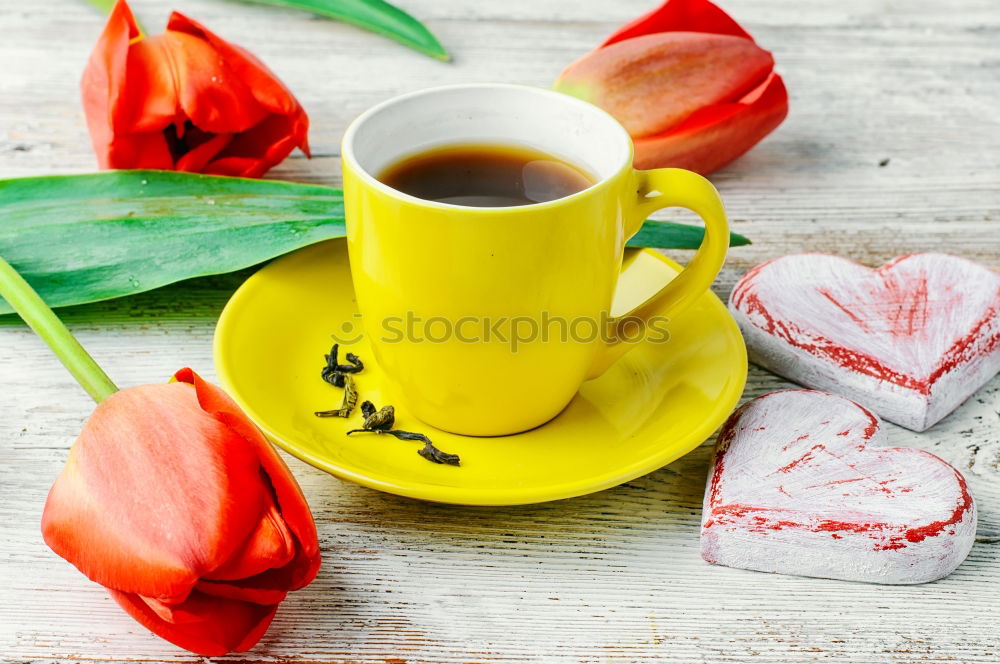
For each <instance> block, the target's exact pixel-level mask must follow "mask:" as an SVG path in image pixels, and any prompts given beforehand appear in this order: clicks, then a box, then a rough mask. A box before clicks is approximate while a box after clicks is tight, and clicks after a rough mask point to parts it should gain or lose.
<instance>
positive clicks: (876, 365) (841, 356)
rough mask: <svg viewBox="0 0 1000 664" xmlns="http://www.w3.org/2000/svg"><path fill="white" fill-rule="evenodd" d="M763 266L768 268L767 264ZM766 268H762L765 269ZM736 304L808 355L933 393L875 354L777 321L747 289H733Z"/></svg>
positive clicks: (926, 383)
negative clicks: (856, 349)
mask: <svg viewBox="0 0 1000 664" xmlns="http://www.w3.org/2000/svg"><path fill="white" fill-rule="evenodd" d="M763 265H767V263H764V264H763ZM763 265H761V266H758V267H763ZM748 275H749V273H748ZM751 284H752V281H751V280H748V279H747V278H746V277H744V280H743V281H741V282H740V286H746V287H749V286H750V285H751ZM737 288H739V286H738V287H737ZM733 303H734V304H735V305H736V306H737V307H739V308H740V309H741V310H743V311H744V312H746V313H753V314H757V315H758V316H760V317H761V318H763V319H764V320H765V321H767V327H766V328H765V329H766V330H767V332H768V333H769V334H772V335H774V336H776V337H778V338H780V339H782V340H783V341H785V342H786V343H788V344H790V345H792V346H795V347H797V348H801V349H802V350H804V351H806V352H807V353H811V354H813V355H818V356H820V357H825V358H827V359H829V360H831V361H833V362H835V363H837V364H839V365H840V366H842V367H844V368H845V369H850V370H851V371H857V372H858V373H863V374H866V375H868V376H871V377H873V378H877V379H879V380H884V381H887V382H890V383H895V384H896V385H899V386H900V387H906V388H909V389H911V390H916V391H918V392H920V393H921V394H929V393H930V382H929V381H927V380H920V379H917V378H914V377H912V376H907V375H906V374H904V373H901V372H899V371H894V370H892V369H890V368H889V367H887V366H886V365H885V364H883V363H882V362H881V361H879V360H877V359H876V358H874V357H872V356H871V355H867V354H865V353H861V352H858V351H855V350H851V349H849V348H847V347H845V346H841V345H838V344H836V343H834V342H833V341H831V340H830V339H827V338H826V337H824V336H822V335H819V334H816V333H807V332H806V331H805V330H804V329H803V328H802V327H800V326H798V325H796V324H795V323H792V322H791V321H779V320H775V319H774V318H773V317H772V316H771V313H770V312H769V311H768V310H767V309H766V308H765V307H764V306H763V305H762V304H761V302H760V298H759V297H758V296H757V295H756V294H755V293H748V292H746V289H745V288H743V289H739V290H733ZM806 338H808V339H812V343H809V342H805V341H803V339H806Z"/></svg>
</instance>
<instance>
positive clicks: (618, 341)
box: [588, 168, 729, 378]
mask: <svg viewBox="0 0 1000 664" xmlns="http://www.w3.org/2000/svg"><path fill="white" fill-rule="evenodd" d="M634 175H635V190H636V195H637V199H636V200H634V201H627V202H626V203H625V206H624V207H625V237H627V238H628V237H632V236H633V235H635V234H636V232H638V230H639V228H640V227H641V226H642V222H643V221H645V220H646V218H647V217H648V216H649V215H650V214H652V213H653V212H655V211H656V210H659V209H661V208H665V207H682V208H687V209H688V210H691V211H692V212H694V213H695V214H697V215H698V216H699V217H701V219H702V221H703V222H704V224H705V237H704V239H703V240H702V242H701V246H700V247H699V248H698V253H696V254H695V256H694V258H693V259H691V262H690V263H688V266H687V267H686V268H684V270H682V271H681V273H680V274H679V275H677V276H676V277H674V278H673V279H672V280H670V281H669V282H667V283H666V284H664V285H663V286H662V287H661V288H660V290H659V291H657V292H656V293H655V294H654V295H652V296H651V297H650V298H648V299H647V300H646V301H645V302H643V303H642V304H640V305H638V306H637V307H635V308H634V309H632V310H631V311H629V312H628V313H627V314H625V315H624V316H620V317H618V318H614V319H612V320H611V321H610V323H609V326H610V334H609V339H610V340H609V341H608V342H607V343H606V346H605V349H604V352H603V353H602V354H601V355H600V356H599V357H598V360H597V362H596V363H595V365H594V366H593V367H592V369H591V371H590V374H589V376H588V378H596V377H597V376H599V375H601V374H602V373H604V371H605V370H606V369H607V368H608V367H609V366H611V364H612V363H614V362H615V360H617V359H618V358H620V357H621V356H622V355H624V354H625V352H626V351H628V350H629V349H631V348H632V344H628V343H622V338H623V335H622V326H623V325H624V324H629V325H634V324H635V322H636V321H637V320H638V321H640V322H641V323H642V324H643V325H645V324H647V323H648V322H649V318H650V317H651V316H653V315H660V316H670V317H673V316H677V315H678V314H680V313H681V312H682V311H684V310H685V309H687V308H688V307H689V306H691V305H692V304H693V303H694V302H695V301H696V300H697V299H698V297H700V296H701V294H702V293H704V292H705V291H707V290H708V289H709V288H710V287H711V285H712V282H713V281H715V277H716V276H717V275H718V274H719V270H721V269H722V264H723V263H724V262H725V260H726V251H727V250H728V249H729V224H728V223H727V222H726V211H725V209H724V208H723V206H722V199H721V198H719V192H718V191H716V189H715V187H714V186H713V185H712V183H711V182H709V181H708V180H706V179H705V178H703V177H702V176H700V175H698V174H697V173H692V172H691V171H686V170H683V169H680V168H658V169H655V170H651V171H635V174H634Z"/></svg>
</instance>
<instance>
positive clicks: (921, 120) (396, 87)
mask: <svg viewBox="0 0 1000 664" xmlns="http://www.w3.org/2000/svg"><path fill="white" fill-rule="evenodd" d="M399 2H400V4H401V5H403V6H404V7H405V8H406V9H407V10H409V11H410V12H411V13H413V14H414V15H415V16H417V17H418V18H421V19H423V20H426V21H427V23H428V25H429V26H430V28H431V29H432V30H433V31H434V32H435V33H436V34H437V35H438V36H439V37H440V38H441V40H442V42H443V43H444V44H445V45H446V47H447V48H448V49H449V50H450V51H451V52H452V53H453V54H454V55H455V62H454V64H452V65H446V64H442V63H438V62H435V61H433V60H431V59H429V58H426V57H423V56H420V55H419V54H416V53H411V52H410V51H408V50H406V49H405V48H404V47H402V46H399V45H397V44H395V43H392V42H389V41H387V40H384V39H380V38H378V37H377V36H374V35H371V34H369V33H366V32H363V31H361V30H357V29H355V28H351V27H350V26H345V25H342V24H338V23H335V22H331V21H326V20H320V19H313V18H310V17H309V16H307V15H304V14H301V13H298V12H293V11H281V10H274V9H272V8H269V7H259V6H253V5H245V4H242V3H236V2H226V1H222V0H170V1H168V0H135V2H134V6H135V9H136V11H137V14H138V15H139V18H140V19H141V20H142V21H143V22H144V24H145V25H146V26H147V28H149V29H150V30H151V31H154V32H155V31H157V30H159V29H160V27H161V26H162V25H163V24H164V22H165V20H166V16H167V14H168V12H169V10H170V9H174V8H176V9H179V10H182V11H184V12H187V13H189V14H190V15H191V16H192V17H194V18H196V19H198V20H200V21H203V22H204V23H205V24H206V25H208V26H209V27H211V28H212V29H213V30H216V31H217V32H218V33H219V34H220V35H222V36H223V37H225V38H227V39H231V40H232V41H234V42H236V43H238V44H241V45H243V46H246V47H247V48H249V49H251V50H252V51H254V52H255V53H256V54H257V55H258V56H260V57H261V58H262V59H263V60H264V61H265V62H266V63H267V64H268V65H269V66H270V67H271V68H272V69H273V70H274V71H276V72H277V73H278V75H279V76H281V77H282V79H284V80H285V82H286V83H287V84H288V85H289V86H290V87H291V89H292V90H294V91H295V92H296V94H297V95H298V96H299V99H300V100H301V101H302V103H303V105H304V106H305V107H306V109H307V110H308V111H309V112H310V114H311V118H312V126H313V129H312V133H311V136H310V142H311V144H312V146H313V148H314V150H315V155H316V156H315V158H314V159H313V160H311V161H307V160H306V159H304V158H302V157H298V156H296V157H293V158H292V159H290V160H288V161H287V162H286V163H285V164H284V165H282V166H281V167H279V168H278V169H276V170H275V171H274V172H273V175H274V176H276V177H281V178H288V179H295V180H301V181H307V182H320V183H325V184H337V182H339V164H338V145H337V144H338V141H339V138H340V135H341V133H342V132H343V130H344V128H345V127H346V124H347V122H348V121H349V120H350V119H351V118H353V117H354V116H355V115H357V114H358V113H359V112H361V111H362V110H364V109H365V108H367V107H368V106H370V105H371V104H373V103H375V102H377V101H380V100H382V99H385V98H387V97H389V96H391V95H394V94H397V93H400V92H404V91H407V90H413V89H417V88H421V87H425V86H430V85H438V84H445V83H453V82H463V81H483V80H486V81H502V82H520V83H529V84H537V85H547V84H549V83H550V82H551V81H552V79H554V77H555V76H556V75H557V74H558V72H559V71H561V69H562V68H563V67H564V66H565V65H566V64H567V63H568V62H570V61H572V60H573V59H574V58H576V57H578V56H579V55H580V54H582V53H583V52H585V51H586V50H588V49H589V48H591V47H593V46H595V45H596V44H598V43H600V41H601V40H603V39H604V37H605V36H606V35H607V34H609V33H610V32H611V31H612V30H613V29H614V28H615V27H617V26H618V25H620V24H621V23H623V22H624V21H626V20H628V19H630V18H632V17H633V16H636V15H638V14H640V13H642V12H644V11H646V10H647V9H649V8H650V7H651V6H652V5H653V4H654V3H653V1H652V0H649V1H647V0H627V1H625V0H622V1H620V2H596V1H593V0H588V1H587V2H582V1H581V0H550V1H546V2H531V1H529V0H507V1H506V2H502V3H486V2H470V1H467V0H405V1H404V0H399ZM722 4H723V6H724V7H725V8H726V9H728V10H730V11H731V12H732V13H733V14H734V15H735V16H736V17H737V18H738V19H739V20H740V21H741V22H742V23H743V24H744V25H745V27H746V28H747V29H748V30H749V31H750V32H751V33H752V34H754V36H755V37H757V39H758V41H759V43H761V45H762V46H764V47H765V48H768V49H770V50H773V51H774V53H775V58H776V61H777V69H778V71H779V72H780V73H781V74H782V76H783V77H784V78H785V81H786V83H787V85H788V88H789V91H790V94H791V111H790V115H789V118H788V120H787V121H786V122H785V124H783V125H782V126H781V127H780V128H779V129H778V130H777V131H776V132H775V133H774V134H773V135H772V136H770V137H768V138H767V139H766V140H765V141H764V142H763V143H762V144H761V145H759V146H758V147H756V148H755V149H754V150H753V151H751V152H750V153H749V154H748V155H746V156H745V157H743V158H741V159H740V160H738V161H736V162H735V163H733V164H732V165H731V166H729V167H728V168H726V169H724V170H723V171H721V172H719V173H717V174H715V175H714V176H713V180H714V181H715V182H716V184H717V185H718V186H719V188H720V190H721V192H722V195H723V198H724V199H725V201H726V203H727V206H728V209H729V212H730V214H731V216H732V219H733V220H734V229H735V230H736V231H738V232H740V233H744V234H746V235H748V236H750V237H752V238H753V240H754V245H752V246H749V247H741V248H739V249H737V250H733V251H732V252H731V257H730V260H729V264H728V267H727V268H726V269H725V270H724V272H723V274H722V275H721V276H720V278H719V280H718V282H717V287H716V292H717V293H718V294H719V295H720V296H722V297H726V296H728V293H729V290H730V289H731V287H732V285H733V283H735V281H736V279H737V278H738V277H739V276H740V275H741V274H742V273H743V272H744V271H745V270H747V269H748V268H749V267H751V266H753V265H755V264H757V263H760V262H762V261H764V260H767V259H769V258H773V257H776V256H780V255H783V254H787V253H793V252H802V251H815V250H819V251H827V252H830V253H835V254H838V255H842V256H846V257H849V258H851V259H853V260H856V261H858V262H860V263H863V264H865V265H868V266H877V265H880V264H882V263H884V262H885V261H887V260H889V259H891V258H892V257H894V256H898V255H901V254H905V253H909V252H912V251H928V250H938V251H947V252H949V253H953V254H957V255H960V256H965V257H967V258H972V259H975V260H978V261H981V262H984V263H986V264H988V265H991V266H993V267H998V266H1000V249H998V244H1000V241H998V238H1000V226H998V220H1000V194H998V187H997V182H1000V119H998V116H997V115H996V113H995V109H996V107H997V104H998V102H1000V90H998V86H997V79H996V67H997V64H998V62H1000V10H998V9H997V5H996V2H995V0H960V1H957V2H954V3H941V2H932V1H931V0H905V1H904V0H843V1H842V2H836V3H814V2H810V3H803V2H795V1H793V0H753V1H750V0H744V1H742V2H737V1H736V0H724V1H723V2H722ZM100 26H101V19H100V17H99V16H98V15H97V14H96V13H95V12H94V11H93V10H92V9H91V8H90V7H89V6H87V5H86V4H85V3H82V2H78V1H76V0H51V1H50V2H31V3H25V2H16V1H15V0H0V28H2V34H3V39H2V40H0V58H2V60H0V61H3V62H4V63H6V66H5V67H4V68H3V70H2V72H0V176H3V177H14V176H23V175H41V174H45V173H53V172H60V173H69V172H84V171H89V170H91V169H92V168H93V166H94V160H93V156H92V154H91V153H90V151H89V148H88V147H87V146H88V141H87V136H86V132H85V129H84V124H83V118H82V114H81V112H80V107H79V103H78V101H77V94H78V92H77V81H78V79H79V76H80V73H81V71H82V68H83V64H84V61H85V58H86V56H87V54H88V53H89V50H90V48H91V46H92V44H93V41H94V40H95V39H96V35H97V33H98V32H99V30H100ZM887 159H888V160H889V161H888V162H887V163H886V164H885V165H884V166H880V165H879V164H880V163H883V162H885V160H887ZM662 217H663V218H675V219H684V218H686V217H684V216H683V215H680V214H679V213H678V214H674V213H672V212H671V211H667V212H665V213H663V214H662ZM671 256H672V257H674V258H676V259H677V260H680V261H682V262H683V261H685V260H687V259H689V258H690V252H671ZM247 274H248V273H247V272H246V271H244V272H243V273H241V274H237V275H229V276H223V277H214V278H209V279H203V280H197V281H192V282H187V283H184V284H179V285H175V286H171V287H167V288H164V289H161V290H159V291H155V292H152V293H147V294H143V295H139V296H136V297H132V298H129V299H126V300H120V301H113V302H106V303H100V304H95V305H87V306H82V307H75V308H72V309H69V310H65V313H64V317H65V319H66V320H67V322H68V323H69V325H70V326H71V328H72V329H73V330H74V331H75V332H77V333H79V335H80V339H81V341H82V342H83V343H84V344H85V345H86V346H87V347H88V348H89V349H91V350H92V351H93V353H94V355H95V356H96V357H97V359H98V361H100V362H101V363H102V364H103V365H105V367H106V368H107V370H108V371H109V373H110V374H111V375H112V376H113V377H114V378H115V379H116V380H118V381H119V382H120V383H121V384H123V385H132V384H139V383H144V382H153V381H161V380H165V379H166V378H167V377H168V376H169V375H170V374H171V373H173V371H175V370H176V369H177V368H178V367H180V366H183V365H189V366H192V367H194V368H195V369H197V370H198V371H200V372H202V373H203V375H205V377H206V378H212V377H213V372H212V361H211V339H212V331H213V326H214V323H215V319H216V317H217V315H218V313H219V311H220V310H221V307H222V306H223V304H224V303H225V301H226V298H227V297H228V296H229V295H230V294H231V293H232V291H233V290H234V288H235V287H236V286H237V285H238V284H239V283H240V280H241V278H245V277H246V275H247ZM0 367H2V370H3V378H4V390H3V392H2V393H0V441H2V443H0V561H2V565H0V594H2V596H3V598H4V601H3V602H2V603H0V657H2V658H3V660H4V661H6V662H25V661H28V662H33V663H37V664H41V663H52V662H57V661H58V662H66V661H73V660H83V661H157V662H159V661H168V662H196V661H199V660H198V658H196V657H192V656H190V655H187V654H186V653H183V652H181V651H178V650H177V649H175V648H172V647H171V646H169V645H168V644H166V643H163V642H161V641H158V640H157V639H155V638H154V637H152V636H150V635H148V634H147V633H146V632H145V631H144V630H143V629H142V628H141V627H139V626H138V625H136V624H135V623H133V622H132V621H131V619H129V618H128V617H126V616H125V615H124V614H123V613H122V612H121V611H120V610H119V609H118V608H117V607H116V606H115V605H114V603H113V602H112V601H111V600H110V599H109V598H108V597H107V596H106V595H105V593H104V591H103V590H101V589H100V588H99V587H97V586H94V585H93V584H91V583H89V582H88V581H87V580H86V579H84V578H83V577H82V576H80V574H79V573H78V572H76V570H74V569H73V568H72V567H70V566H69V565H68V564H66V563H65V562H63V561H62V560H60V559H59V558H57V557H56V556H55V555H54V554H52V553H51V552H50V551H49V550H48V549H46V548H45V547H44V545H43V543H42V541H41V536H40V534H39V531H38V521H39V517H40V514H41V508H42V504H43V501H44V497H45V493H46V491H47V489H48V486H49V485H50V484H51V482H52V480H53V479H54V478H55V476H56V475H57V473H58V472H59V469H60V468H61V466H62V463H63V460H64V458H65V455H66V450H67V447H68V446H69V444H70V443H71V441H72V440H73V437H74V436H75V435H76V433H77V432H78V431H79V430H80V427H81V424H82V422H83V420H84V418H85V417H86V415H87V413H88V412H89V411H90V408H91V406H90V404H89V403H88V402H87V398H86V396H85V395H84V394H83V393H82V391H81V390H79V389H78V388H77V387H76V386H75V385H73V384H72V382H71V380H70V378H69V377H68V375H67V374H66V373H65V371H64V370H63V369H62V368H61V367H60V366H58V364H56V363H55V362H54V361H53V359H52V358H51V356H50V355H49V353H48V352H47V351H46V349H45V348H44V347H43V345H42V344H41V342H40V341H39V340H37V339H36V338H35V337H34V336H33V335H32V334H31V333H30V332H28V331H27V330H26V329H25V328H24V326H23V325H21V324H20V323H19V322H18V321H16V320H13V319H11V318H10V317H7V318H2V319H0ZM788 386H789V383H787V382H785V381H783V380H782V379H779V378H777V377H775V376H774V375H772V374H770V373H768V372H766V371H763V370H760V369H757V368H751V372H750V380H749V384H748V388H747V393H746V397H747V398H752V397H754V396H759V395H761V394H764V393H766V392H769V391H773V390H775V389H780V388H783V387H788ZM886 433H887V436H888V442H889V444H892V445H905V446H912V447H917V448H920V449H925V450H928V451H930V452H933V453H934V454H936V455H938V456H940V457H942V458H943V459H945V460H946V461H948V462H949V463H952V464H953V465H955V466H956V467H957V468H959V469H960V470H961V471H962V472H963V473H964V474H965V475H966V477H967V479H968V481H969V485H970V488H971V490H972V492H973V494H974V495H975V496H976V499H977V502H978V505H979V509H980V512H979V528H978V532H977V539H976V543H975V544H974V546H973V548H972V551H971V552H970V554H969V557H968V558H967V559H966V561H965V562H964V563H963V564H962V565H961V566H960V567H959V568H958V569H957V570H956V571H955V572H954V573H953V574H952V575H950V576H948V577H947V578H945V579H942V580H941V581H937V582H935V583H932V584H929V585H924V586H913V587H891V586H863V585H858V584H849V583H844V582H837V581H824V580H816V579H803V578H793V577H783V576H777V575H766V574H761V573H756V572H748V571H743V570H735V569H728V568H722V567H717V566H710V565H708V564H707V563H705V562H704V561H702V560H701V558H700V556H699V551H698V531H699V523H700V513H701V509H700V506H701V499H702V495H703V488H704V482H705V474H706V469H707V466H708V463H709V457H710V452H711V447H710V444H706V445H705V446H703V447H701V448H699V449H698V450H697V451H695V452H693V453H692V454H690V455H688V456H686V457H684V458H683V459H681V460H679V461H677V462H675V463H673V464H671V465H670V466H668V467H667V468H664V469H662V470H660V471H657V472H655V473H652V474H650V475H648V476H646V477H644V478H641V479H639V480H635V481H633V482H630V483H628V484H626V485H624V486H621V487H618V488H615V489H611V490H608V491H604V492H601V493H599V494H596V495H592V496H587V497H583V498H578V499H573V500H567V501H561V502H558V503H553V504H548V505H539V506H534V507H522V508H508V509H473V508H460V507H446V506H439V505H430V504H424V503H419V502H414V501H412V500H408V499H405V498H399V497H395V496H389V495H383V494H379V493H376V492H373V491H370V490H367V489H363V488H361V487H357V486H353V485H350V484H346V483H343V482H339V481H337V480H335V479H333V478H331V477H329V476H327V475H325V474H323V473H321V472H319V471H317V470H314V469H312V468H309V467H306V466H305V465H303V464H301V463H299V462H297V461H294V460H292V461H290V463H291V464H292V468H293V470H294V472H295V474H296V476H297V477H298V478H299V480H300V482H301V483H302V485H303V490H304V492H305V494H306V496H307V498H308V499H309V500H310V501H311V504H312V506H313V508H314V511H315V513H316V517H317V521H318V527H319V531H320V538H321V546H322V548H323V553H324V555H325V557H326V562H325V565H324V567H323V570H322V571H321V573H320V577H319V578H318V579H317V581H316V582H315V583H314V584H313V585H312V586H310V587H309V588H308V589H307V590H305V591H302V592H299V593H296V595H295V596H294V597H292V598H291V599H290V600H289V601H288V602H287V603H286V604H285V605H283V606H282V608H281V610H280V611H279V612H278V616H277V618H276V620H275V624H274V626H273V627H272V628H271V630H270V631H269V632H268V634H267V635H266V636H265V639H264V641H262V643H261V645H260V646H259V647H258V648H257V649H256V650H255V651H253V652H251V653H248V654H246V655H245V656H242V657H232V658H229V661H246V662H256V661H262V662H271V661H289V662H313V661H360V662H379V663H382V664H384V663H386V662H399V661H410V662H416V661H422V662H456V663H457V662H469V661H494V662H501V661H502V662H507V661H565V662H633V661H657V662H675V663H677V664H690V663H691V662H739V663H744V662H761V663H782V664H801V663H802V662H812V661H824V662H858V663H865V664H870V663H871V662H892V663H907V664H908V663H911V662H976V663H979V662H982V663H987V662H995V661H997V659H998V658H1000V636H998V632H997V630H996V611H997V604H996V603H997V600H996V596H997V588H998V583H1000V380H998V379H994V380H993V381H991V382H990V383H989V384H987V385H986V386H985V387H984V388H983V389H981V390H980V391H979V392H978V393H977V394H975V395H974V396H973V397H972V398H971V399H970V400H969V401H967V402H966V403H965V404H963V405H962V406H960V407H959V409H958V410H957V411H956V412H955V413H953V414H952V415H950V416H949V417H947V418H945V419H944V420H942V421H941V422H940V423H939V424H937V425H935V426H934V427H932V428H931V429H930V430H929V431H928V432H926V433H924V434H916V433H913V432H910V431H907V430H905V429H902V428H899V427H896V426H892V425H886Z"/></svg>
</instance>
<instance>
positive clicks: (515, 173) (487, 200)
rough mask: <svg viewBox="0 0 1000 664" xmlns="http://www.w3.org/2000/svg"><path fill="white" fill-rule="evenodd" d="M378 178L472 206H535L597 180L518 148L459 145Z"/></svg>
mask: <svg viewBox="0 0 1000 664" xmlns="http://www.w3.org/2000/svg"><path fill="white" fill-rule="evenodd" d="M378 179H379V180H380V181H381V182H382V183H383V184H386V185H388V186H390V187H392V188H393V189H395V190H397V191H401V192H403V193H404V194H409V195H410V196H415V197H417V198H422V199H424V200H427V201H436V202H438V203H449V204H451V205H464V206H469V207H510V206H517V205H533V204H535V203H546V202H548V201H554V200H557V199H560V198H565V197H566V196H570V195H572V194H575V193H577V192H580V191H583V190H584V189H587V188H588V187H590V186H591V185H592V184H594V183H595V182H596V178H595V177H594V176H592V175H591V174H589V173H587V172H586V171H585V170H584V169H582V168H580V167H579V166H575V165H573V164H570V163H568V162H566V161H565V160H563V159H559V158H558V157H554V156H552V155H550V154H546V153H545V152H542V151H540V150H536V149H534V148H530V147H527V146H519V145H486V144H480V145H477V144H456V145H446V146H441V147H436V148H432V149H430V150H427V151H424V152H419V153H417V154H415V155H410V156H408V157H405V158H403V159H400V160H399V161H397V162H396V163H394V164H392V165H390V166H389V167H388V168H386V169H385V170H383V171H382V172H381V173H380V174H379V175H378Z"/></svg>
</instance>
